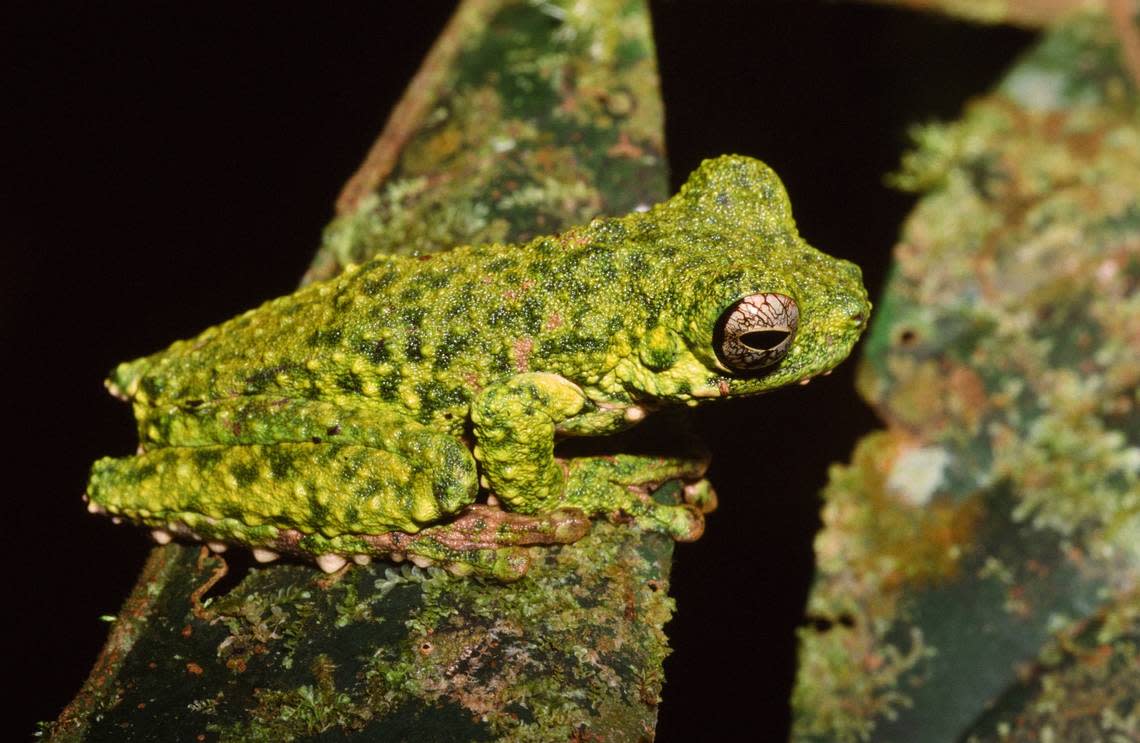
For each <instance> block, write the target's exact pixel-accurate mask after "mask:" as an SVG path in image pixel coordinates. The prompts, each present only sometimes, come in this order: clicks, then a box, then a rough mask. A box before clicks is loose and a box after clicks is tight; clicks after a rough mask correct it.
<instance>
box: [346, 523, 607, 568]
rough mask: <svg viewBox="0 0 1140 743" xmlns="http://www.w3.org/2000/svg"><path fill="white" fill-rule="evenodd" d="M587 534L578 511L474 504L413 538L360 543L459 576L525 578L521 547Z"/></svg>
mask: <svg viewBox="0 0 1140 743" xmlns="http://www.w3.org/2000/svg"><path fill="white" fill-rule="evenodd" d="M589 530H590V520H589V518H588V517H587V516H586V514H585V513H583V512H582V511H580V510H578V509H577V508H559V509H556V510H554V511H550V512H549V513H543V514H537V515H533V516H529V515H526V514H520V513H512V512H510V511H503V510H501V509H499V508H496V507H494V506H488V505H482V504H474V505H470V506H467V507H466V508H465V509H463V510H462V511H460V512H459V513H458V514H457V515H456V516H455V517H454V518H453V519H452V520H451V521H448V522H447V523H444V524H440V525H438V526H432V527H429V528H427V529H424V530H423V531H420V532H417V533H415V534H405V533H403V532H390V533H388V534H379V535H376V536H363V537H361V539H363V540H364V541H366V542H368V543H369V545H370V546H371V548H372V549H373V550H374V551H375V552H381V553H386V554H389V555H394V556H400V555H405V554H406V555H407V556H408V557H409V558H410V559H411V560H413V561H415V562H417V564H420V563H421V562H422V560H425V559H426V560H431V561H436V562H442V563H444V564H445V566H446V567H447V569H448V570H450V571H451V572H453V573H456V574H458V575H467V574H471V573H476V574H480V575H489V576H493V577H495V578H498V579H499V580H514V579H516V578H520V577H522V576H523V575H524V574H526V571H527V569H528V567H529V565H530V557H529V555H528V554H527V551H526V550H525V549H523V547H527V546H532V545H549V544H569V543H571V542H576V541H578V540H579V539H581V538H582V537H584V536H585V535H586V533H587V532H588V531H589ZM417 558H420V559H417Z"/></svg>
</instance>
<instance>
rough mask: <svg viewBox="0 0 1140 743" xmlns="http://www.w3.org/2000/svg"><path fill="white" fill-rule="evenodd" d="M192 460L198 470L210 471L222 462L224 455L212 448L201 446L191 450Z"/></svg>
mask: <svg viewBox="0 0 1140 743" xmlns="http://www.w3.org/2000/svg"><path fill="white" fill-rule="evenodd" d="M190 459H191V460H192V461H193V462H194V466H195V467H197V468H198V469H210V468H212V467H213V466H214V465H216V464H217V463H218V462H220V461H222V453H221V452H220V451H218V450H217V449H216V448H214V447H212V446H199V447H194V448H193V449H192V450H191V452H190Z"/></svg>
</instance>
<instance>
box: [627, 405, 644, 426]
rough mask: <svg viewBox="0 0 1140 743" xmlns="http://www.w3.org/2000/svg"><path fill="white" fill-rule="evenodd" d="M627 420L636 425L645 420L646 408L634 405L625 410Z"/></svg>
mask: <svg viewBox="0 0 1140 743" xmlns="http://www.w3.org/2000/svg"><path fill="white" fill-rule="evenodd" d="M625 419H626V420H627V421H629V422H630V423H636V422H638V421H640V420H644V419H645V408H643V407H641V406H639V405H633V406H631V407H628V408H626V409H625Z"/></svg>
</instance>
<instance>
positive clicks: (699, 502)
mask: <svg viewBox="0 0 1140 743" xmlns="http://www.w3.org/2000/svg"><path fill="white" fill-rule="evenodd" d="M683 497H684V499H685V502H686V503H691V504H693V505H694V506H696V507H697V508H698V509H700V512H701V513H712V512H713V511H715V510H716V506H717V499H716V490H714V489H713V486H712V483H710V482H709V481H708V480H703V479H702V480H698V481H697V482H691V483H688V484H686V485H685V489H684V494H683Z"/></svg>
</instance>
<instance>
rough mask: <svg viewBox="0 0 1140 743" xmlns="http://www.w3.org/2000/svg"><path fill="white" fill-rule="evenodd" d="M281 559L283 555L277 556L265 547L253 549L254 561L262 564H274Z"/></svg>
mask: <svg viewBox="0 0 1140 743" xmlns="http://www.w3.org/2000/svg"><path fill="white" fill-rule="evenodd" d="M279 557H281V555H279V554H277V553H276V552H274V551H273V550H267V549H265V548H264V547H254V548H253V559H254V560H257V561H258V562H260V563H267V562H273V561H274V560H276V559H277V558H279Z"/></svg>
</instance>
